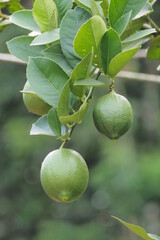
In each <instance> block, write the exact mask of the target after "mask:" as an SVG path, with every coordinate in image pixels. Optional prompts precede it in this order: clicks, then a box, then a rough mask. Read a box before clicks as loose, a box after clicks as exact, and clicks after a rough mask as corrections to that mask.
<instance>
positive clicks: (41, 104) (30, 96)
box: [22, 81, 51, 116]
mask: <svg viewBox="0 0 160 240" xmlns="http://www.w3.org/2000/svg"><path fill="white" fill-rule="evenodd" d="M22 94H23V101H24V104H25V106H26V108H27V110H28V111H29V112H31V113H34V114H36V115H40V116H41V115H45V114H47V113H48V111H49V110H50V109H51V106H50V105H48V104H47V103H46V102H45V101H43V100H42V99H41V98H40V97H39V96H38V95H37V94H36V93H35V92H33V91H32V89H31V87H30V84H29V82H28V81H27V82H26V84H25V85H24V89H23V91H22Z"/></svg>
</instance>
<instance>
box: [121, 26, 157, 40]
mask: <svg viewBox="0 0 160 240" xmlns="http://www.w3.org/2000/svg"><path fill="white" fill-rule="evenodd" d="M155 32H156V30H155V29H154V28H152V29H146V30H141V31H137V32H136V33H134V34H132V35H131V36H129V37H128V38H126V39H124V40H123V41H122V43H129V42H133V41H136V40H139V39H141V38H144V37H146V36H148V35H150V34H152V33H155Z"/></svg>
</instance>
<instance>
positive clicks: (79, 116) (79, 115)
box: [60, 102, 88, 124]
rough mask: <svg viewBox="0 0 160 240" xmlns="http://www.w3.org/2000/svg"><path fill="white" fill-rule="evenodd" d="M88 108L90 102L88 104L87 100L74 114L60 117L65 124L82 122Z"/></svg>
mask: <svg viewBox="0 0 160 240" xmlns="http://www.w3.org/2000/svg"><path fill="white" fill-rule="evenodd" d="M87 110H88V104H87V102H84V103H83V104H82V105H81V107H80V109H79V110H78V111H77V112H75V113H74V114H72V115H69V116H62V117H60V121H61V122H62V123H64V124H67V123H78V124H79V123H81V122H82V120H83V118H84V116H85V115H86V113H87Z"/></svg>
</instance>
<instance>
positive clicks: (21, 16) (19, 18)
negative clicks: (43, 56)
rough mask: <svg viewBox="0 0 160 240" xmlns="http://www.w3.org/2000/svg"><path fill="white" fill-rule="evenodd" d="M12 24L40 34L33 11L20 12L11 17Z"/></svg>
mask: <svg viewBox="0 0 160 240" xmlns="http://www.w3.org/2000/svg"><path fill="white" fill-rule="evenodd" d="M9 20H10V22H11V23H14V24H15V25H17V26H19V27H22V28H25V29H27V30H31V31H35V32H40V29H39V27H38V25H37V23H36V22H35V20H34V18H33V15H32V11H31V10H20V11H18V12H15V13H13V14H12V15H11V16H10V19H9Z"/></svg>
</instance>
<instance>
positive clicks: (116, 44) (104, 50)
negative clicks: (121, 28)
mask: <svg viewBox="0 0 160 240" xmlns="http://www.w3.org/2000/svg"><path fill="white" fill-rule="evenodd" d="M100 49H101V58H102V63H103V70H104V73H105V74H106V73H107V71H108V66H109V63H110V61H111V60H112V58H114V57H115V56H116V55H117V54H118V53H120V52H121V51H122V44H121V41H120V38H119V36H118V34H117V33H116V32H115V31H114V30H113V29H112V28H110V29H109V30H108V31H106V32H105V34H104V35H103V37H102V40H101V45H100Z"/></svg>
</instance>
